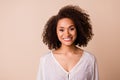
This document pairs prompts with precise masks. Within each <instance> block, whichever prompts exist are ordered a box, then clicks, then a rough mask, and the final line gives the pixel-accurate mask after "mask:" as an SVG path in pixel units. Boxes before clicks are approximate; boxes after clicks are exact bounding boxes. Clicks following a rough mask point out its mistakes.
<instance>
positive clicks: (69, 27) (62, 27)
mask: <svg viewBox="0 0 120 80" xmlns="http://www.w3.org/2000/svg"><path fill="white" fill-rule="evenodd" d="M73 26H74V27H75V25H74V24H72V25H70V26H69V28H71V27H73ZM59 28H64V27H62V26H60V27H59Z"/></svg>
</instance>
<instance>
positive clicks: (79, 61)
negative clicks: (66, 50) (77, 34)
mask: <svg viewBox="0 0 120 80" xmlns="http://www.w3.org/2000/svg"><path fill="white" fill-rule="evenodd" d="M51 55H52V58H53V59H54V61H55V63H56V64H57V65H58V66H59V67H60V69H62V70H63V72H65V73H67V74H68V73H71V72H73V71H74V69H75V68H76V67H77V66H78V65H79V64H80V63H81V61H82V60H83V57H84V55H85V51H84V50H83V53H82V55H81V57H80V58H79V60H78V62H77V63H76V64H75V65H74V66H73V68H72V69H71V70H70V71H66V70H65V69H64V68H63V66H62V65H61V64H60V63H59V62H58V60H57V59H56V58H55V56H54V55H53V52H52V51H51Z"/></svg>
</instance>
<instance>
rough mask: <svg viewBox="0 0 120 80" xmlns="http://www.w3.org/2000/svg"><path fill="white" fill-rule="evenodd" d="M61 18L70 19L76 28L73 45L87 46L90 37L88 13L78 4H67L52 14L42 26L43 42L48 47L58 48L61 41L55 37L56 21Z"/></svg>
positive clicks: (90, 29) (90, 26) (90, 28)
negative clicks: (55, 13)
mask: <svg viewBox="0 0 120 80" xmlns="http://www.w3.org/2000/svg"><path fill="white" fill-rule="evenodd" d="M62 18H69V19H71V20H72V21H73V22H74V24H75V27H76V30H77V38H76V40H75V42H74V43H75V45H78V46H79V47H81V46H83V47H85V46H87V44H88V42H89V40H91V39H92V36H93V32H92V25H91V22H90V18H89V15H88V14H87V13H85V11H84V10H82V9H81V8H80V7H79V6H73V5H67V6H65V7H63V8H61V9H60V10H59V12H58V14H57V15H54V16H52V17H51V18H50V19H49V20H48V21H47V23H46V24H45V26H44V30H43V33H42V37H43V43H45V44H46V45H48V48H49V49H57V48H60V46H61V42H60V41H59V39H58V37H57V32H56V27H57V23H58V21H59V20H60V19H62Z"/></svg>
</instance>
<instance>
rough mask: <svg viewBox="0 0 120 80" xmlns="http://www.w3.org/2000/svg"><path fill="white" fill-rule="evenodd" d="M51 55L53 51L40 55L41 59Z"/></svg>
mask: <svg viewBox="0 0 120 80" xmlns="http://www.w3.org/2000/svg"><path fill="white" fill-rule="evenodd" d="M50 57H51V52H48V53H45V54H43V55H42V56H41V57H40V61H43V60H46V59H49V58H50Z"/></svg>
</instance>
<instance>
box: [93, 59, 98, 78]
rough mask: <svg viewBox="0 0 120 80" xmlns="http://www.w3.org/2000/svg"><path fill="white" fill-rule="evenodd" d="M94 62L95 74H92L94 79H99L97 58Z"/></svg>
mask: <svg viewBox="0 0 120 80" xmlns="http://www.w3.org/2000/svg"><path fill="white" fill-rule="evenodd" d="M93 62H94V63H93V76H92V80H99V74H98V66H97V62H96V59H94V61H93Z"/></svg>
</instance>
